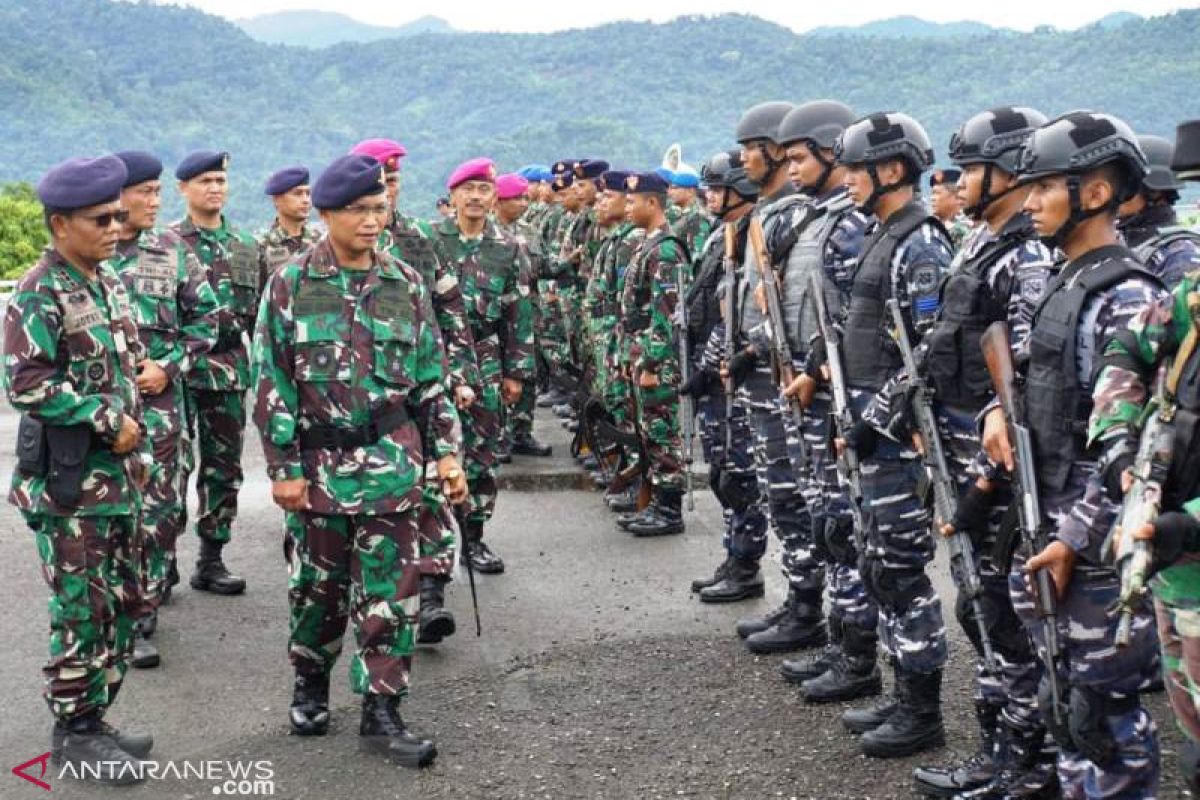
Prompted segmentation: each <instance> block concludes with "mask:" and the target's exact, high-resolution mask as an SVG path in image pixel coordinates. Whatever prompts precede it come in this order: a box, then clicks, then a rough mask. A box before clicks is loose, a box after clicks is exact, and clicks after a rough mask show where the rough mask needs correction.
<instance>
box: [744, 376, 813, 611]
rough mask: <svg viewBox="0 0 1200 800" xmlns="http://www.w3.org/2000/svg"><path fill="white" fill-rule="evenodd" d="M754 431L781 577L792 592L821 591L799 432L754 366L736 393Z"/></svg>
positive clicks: (769, 380) (759, 474)
mask: <svg viewBox="0 0 1200 800" xmlns="http://www.w3.org/2000/svg"><path fill="white" fill-rule="evenodd" d="M738 403H739V404H740V405H741V406H742V407H743V408H745V409H746V412H747V414H748V416H749V418H750V425H751V427H752V429H753V431H754V448H753V452H754V471H755V476H756V477H757V479H758V491H759V494H760V496H762V497H765V498H766V506H767V515H768V519H769V522H770V527H771V530H773V531H774V532H775V536H776V538H777V539H778V540H779V544H780V546H781V548H782V550H783V553H782V558H781V561H782V567H783V575H784V577H785V578H787V580H788V584H789V585H790V586H791V587H792V588H793V589H796V590H797V591H801V592H809V593H815V594H817V595H818V596H819V595H820V593H821V592H822V591H823V590H824V588H825V568H824V566H823V565H822V564H821V562H820V560H819V559H818V558H817V552H816V546H815V542H814V541H813V529H812V518H811V516H810V515H809V511H808V508H807V506H806V504H805V499H804V492H803V491H802V490H801V487H800V479H799V477H798V473H799V469H798V457H797V454H798V449H799V448H798V442H799V437H800V434H799V431H797V430H796V429H795V426H794V425H793V424H792V422H791V421H790V420H789V419H787V418H786V416H785V414H784V411H783V405H782V403H781V402H780V400H779V389H778V388H777V387H776V386H775V381H774V378H773V377H772V376H771V369H770V367H768V366H759V367H757V368H756V369H755V371H754V373H753V374H751V375H750V376H749V377H747V378H746V380H745V382H744V383H743V384H742V385H741V386H740V387H739V388H738Z"/></svg>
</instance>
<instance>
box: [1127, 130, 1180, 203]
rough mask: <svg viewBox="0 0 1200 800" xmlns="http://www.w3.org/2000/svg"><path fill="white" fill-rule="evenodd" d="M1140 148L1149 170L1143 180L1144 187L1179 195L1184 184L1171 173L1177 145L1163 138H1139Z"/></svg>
mask: <svg viewBox="0 0 1200 800" xmlns="http://www.w3.org/2000/svg"><path fill="white" fill-rule="evenodd" d="M1137 141H1138V146H1139V147H1141V148H1142V152H1143V153H1145V155H1146V162H1147V164H1149V170H1148V171H1147V172H1146V177H1145V178H1142V186H1143V187H1144V188H1146V189H1150V190H1151V191H1155V192H1172V193H1178V192H1179V191H1181V190H1182V189H1183V184H1182V183H1181V182H1180V181H1179V179H1178V178H1176V177H1175V173H1174V172H1172V171H1171V158H1172V156H1174V155H1175V145H1173V144H1171V142H1169V141H1168V140H1166V139H1164V138H1163V137H1161V136H1139V137H1137Z"/></svg>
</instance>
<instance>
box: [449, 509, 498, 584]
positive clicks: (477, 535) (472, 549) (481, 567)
mask: <svg viewBox="0 0 1200 800" xmlns="http://www.w3.org/2000/svg"><path fill="white" fill-rule="evenodd" d="M459 559H460V560H461V561H462V562H463V563H466V562H467V560H468V559H470V561H471V568H472V569H473V570H474V571H475V572H478V573H480V574H481V575H499V574H500V573H502V572H504V561H502V560H501V559H500V556H498V555H496V554H495V553H493V552H492V549H491V548H490V547H488V546H487V544H486V543H485V542H484V541H483V523H482V522H473V521H468V522H467V523H466V525H464V526H463V543H462V553H460V554H459Z"/></svg>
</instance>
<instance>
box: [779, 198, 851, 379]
mask: <svg viewBox="0 0 1200 800" xmlns="http://www.w3.org/2000/svg"><path fill="white" fill-rule="evenodd" d="M814 210H819V211H821V212H823V213H821V214H818V215H815V216H812V215H806V216H805V220H806V222H805V223H804V224H802V225H800V226H798V229H797V231H796V240H795V243H794V244H793V245H792V246H791V248H790V251H791V252H790V253H789V255H788V261H787V268H786V270H785V271H784V274H783V292H782V295H783V296H782V297H781V298H780V306H781V307H782V311H783V323H784V326H785V328H786V331H785V333H786V335H787V341H788V349H790V350H791V351H792V358H793V359H799V358H803V357H805V356H807V354H808V350H809V345H810V343H811V342H812V340H813V338H814V337H816V336H817V335H818V334H819V333H820V331H821V328H820V325H819V324H818V322H817V306H816V303H815V302H814V301H813V299H812V297H811V295H812V276H813V275H814V274H815V275H819V276H820V278H821V284H822V286H823V287H824V291H823V294H824V296H825V309H826V310H827V311H828V312H829V314H830V315H831V316H832V317H833V318H834V319H840V318H841V315H842V309H843V308H844V307H845V305H846V298H845V297H844V296H843V294H842V292H841V291H839V289H838V287H837V285H836V284H835V283H834V282H833V280H831V279H830V277H829V274H828V272H827V271H826V267H825V263H826V254H827V251H828V247H829V240H830V239H831V238H832V237H833V234H834V233H835V232H836V231H837V226H838V223H839V222H841V220H842V218H843V217H845V215H846V214H850V213H853V212H854V203H853V202H852V201H851V200H850V198H849V197H848V196H846V195H842V196H840V197H838V198H836V199H834V200H833V201H831V202H830V203H829V204H828V205H825V206H814Z"/></svg>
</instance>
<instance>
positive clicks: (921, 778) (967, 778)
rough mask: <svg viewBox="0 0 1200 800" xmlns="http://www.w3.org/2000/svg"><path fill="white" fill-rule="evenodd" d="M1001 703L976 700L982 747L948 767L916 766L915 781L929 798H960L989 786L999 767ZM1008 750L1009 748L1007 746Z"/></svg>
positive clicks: (976, 714) (976, 718)
mask: <svg viewBox="0 0 1200 800" xmlns="http://www.w3.org/2000/svg"><path fill="white" fill-rule="evenodd" d="M999 718H1000V706H998V705H996V704H994V703H988V702H985V701H983V700H976V701H975V721H976V722H978V723H979V750H978V752H976V753H975V754H974V755H972V756H971V757H970V758H968V759H967V760H966V761H962V762H959V763H958V764H953V765H951V766H946V767H917V768H916V769H915V770H913V782H914V783H915V784H916V789H917V791H918V792H920V793H921V794H923V795H924V796H926V797H957V796H958V795H959V794H961V793H962V792H969V791H972V790H975V789H978V788H980V787H982V786H986V785H988V784H989V783H991V782H992V780H993V779H994V778H995V777H996V774H997V772H998V771H999V769H998V766H999V765H998V756H999V753H1000V747H999V744H1000V742H999V740H1000V736H999V733H1000V731H999ZM1005 749H1006V750H1007V748H1005Z"/></svg>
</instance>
